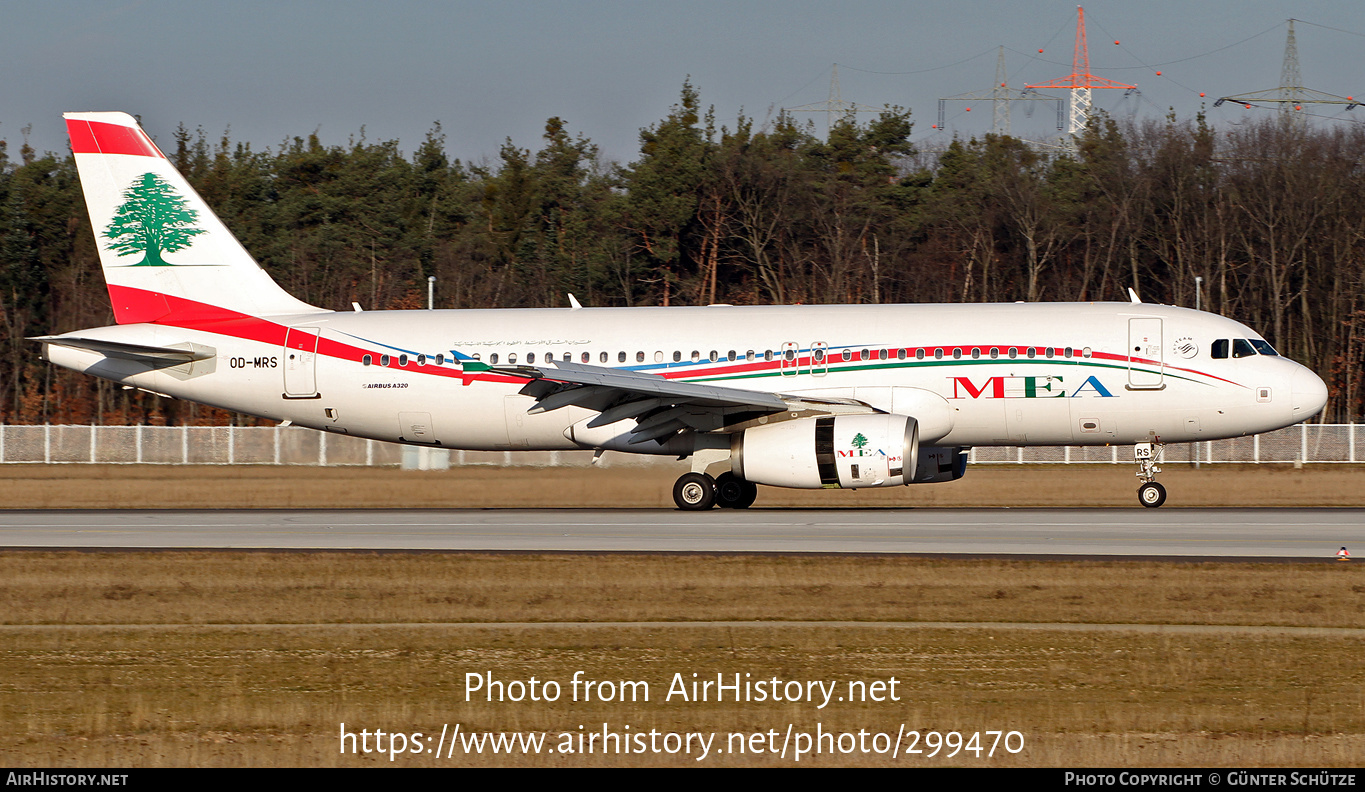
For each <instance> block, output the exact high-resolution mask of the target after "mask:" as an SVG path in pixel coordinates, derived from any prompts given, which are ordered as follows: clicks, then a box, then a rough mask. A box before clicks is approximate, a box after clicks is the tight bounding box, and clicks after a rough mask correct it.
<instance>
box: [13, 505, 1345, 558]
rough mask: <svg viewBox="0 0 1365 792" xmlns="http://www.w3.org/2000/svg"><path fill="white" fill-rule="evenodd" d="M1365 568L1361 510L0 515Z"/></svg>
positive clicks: (285, 540)
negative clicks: (1342, 563)
mask: <svg viewBox="0 0 1365 792" xmlns="http://www.w3.org/2000/svg"><path fill="white" fill-rule="evenodd" d="M1342 546H1346V547H1348V548H1352V549H1355V548H1359V550H1358V552H1360V553H1361V554H1362V556H1365V509H1160V510H1153V509H857V510H852V509H824V510H796V509H750V510H745V511H721V510H716V511H710V512H704V513H695V512H679V511H671V510H664V509H659V510H626V509H620V510H587V509H564V510H558V509H543V510H518V509H448V510H335V511H328V510H291V511H284V510H281V511H264V510H239V511H232V510H203V511H131V510H126V511H125V510H108V511H95V510H88V511H56V510H52V511H8V512H0V547H6V548H81V549H98V548H111V549H139V548H141V549H172V548H180V549H209V548H233V549H279V550H478V551H490V550H494V551H495V550H503V551H523V552H524V551H552V552H563V551H578V552H611V551H622V552H626V551H628V552H694V553H707V552H718V553H725V552H771V553H915V554H971V555H993V556H996V555H1026V556H1035V555H1050V556H1148V557H1151V556H1175V557H1220V558H1292V559H1323V560H1330V559H1332V558H1333V557H1334V556H1335V554H1336V552H1337V550H1338V549H1339V548H1340V547H1342Z"/></svg>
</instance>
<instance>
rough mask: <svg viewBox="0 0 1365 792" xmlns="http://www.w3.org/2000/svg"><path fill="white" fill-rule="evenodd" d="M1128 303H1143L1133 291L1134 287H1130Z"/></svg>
mask: <svg viewBox="0 0 1365 792" xmlns="http://www.w3.org/2000/svg"><path fill="white" fill-rule="evenodd" d="M1128 301H1129V302H1131V303H1140V302H1142V300H1141V299H1139V298H1138V296H1137V292H1135V291H1133V287H1132V286H1129V287H1128Z"/></svg>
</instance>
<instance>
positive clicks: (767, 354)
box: [763, 349, 773, 363]
mask: <svg viewBox="0 0 1365 792" xmlns="http://www.w3.org/2000/svg"><path fill="white" fill-rule="evenodd" d="M763 360H764V361H766V362H768V363H771V362H773V351H772V350H771V349H765V350H763Z"/></svg>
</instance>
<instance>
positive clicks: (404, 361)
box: [398, 344, 1250, 366]
mask: <svg viewBox="0 0 1365 792" xmlns="http://www.w3.org/2000/svg"><path fill="white" fill-rule="evenodd" d="M1248 346H1250V344H1248ZM398 365H400V366H407V365H408V356H407V355H399V356H398Z"/></svg>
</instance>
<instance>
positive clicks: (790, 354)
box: [711, 349, 796, 363]
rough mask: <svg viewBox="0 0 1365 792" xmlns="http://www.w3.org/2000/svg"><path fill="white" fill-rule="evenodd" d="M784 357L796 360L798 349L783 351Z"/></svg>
mask: <svg viewBox="0 0 1365 792" xmlns="http://www.w3.org/2000/svg"><path fill="white" fill-rule="evenodd" d="M711 354H715V353H714V352H713V353H711ZM714 359H715V358H712V360H714ZM782 359H783V360H785V361H787V362H788V363H790V362H792V361H793V360H796V350H794V349H788V350H785V351H784V352H783V353H782Z"/></svg>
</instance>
